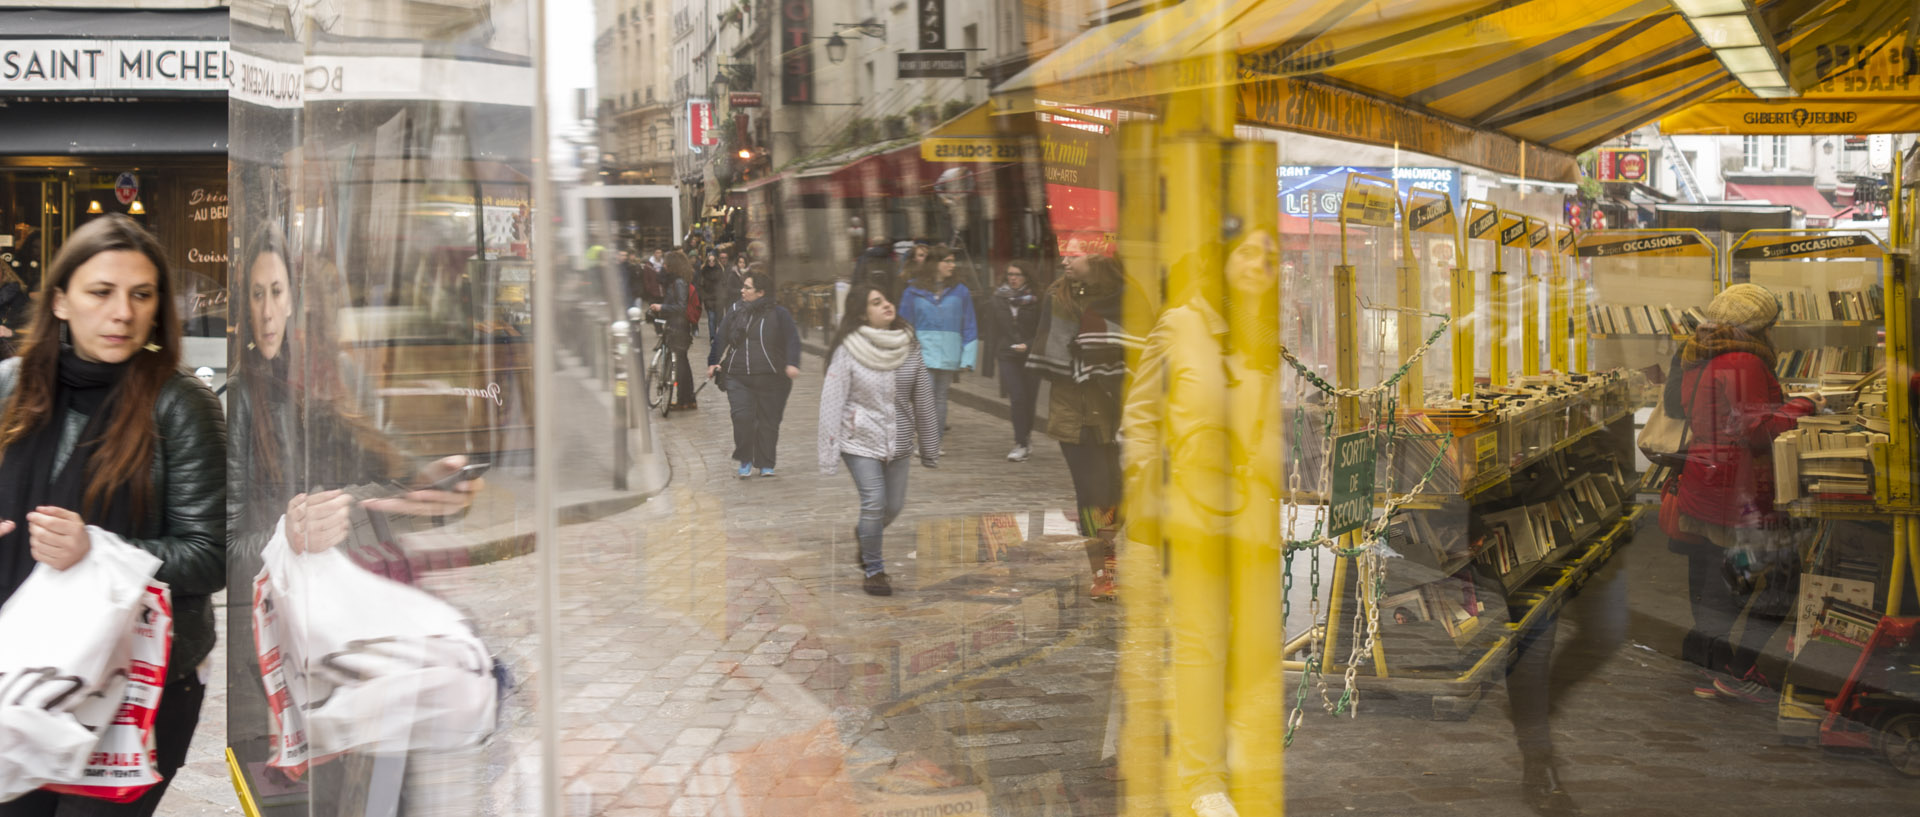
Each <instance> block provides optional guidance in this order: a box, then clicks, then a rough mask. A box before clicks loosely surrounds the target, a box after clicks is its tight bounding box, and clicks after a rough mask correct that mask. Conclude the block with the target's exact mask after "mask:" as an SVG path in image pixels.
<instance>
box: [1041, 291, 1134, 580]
mask: <svg viewBox="0 0 1920 817" xmlns="http://www.w3.org/2000/svg"><path fill="white" fill-rule="evenodd" d="M1125 288H1126V279H1125V277H1124V275H1123V274H1122V272H1121V270H1120V264H1119V262H1117V261H1115V260H1113V259H1112V258H1109V257H1107V256H1104V255H1082V256H1076V257H1074V258H1072V259H1069V260H1068V261H1067V268H1066V274H1065V275H1063V276H1061V277H1060V280H1058V281H1055V282H1054V283H1053V286H1052V287H1049V288H1048V289H1047V296H1046V300H1045V303H1044V304H1043V307H1042V309H1041V319H1040V327H1039V329H1038V330H1037V331H1036V333H1035V334H1034V338H1033V342H1032V344H1031V350H1030V353H1029V355H1028V358H1027V365H1028V366H1029V367H1030V368H1033V369H1036V370H1038V371H1039V372H1040V373H1041V375H1042V376H1043V377H1045V378H1047V380H1048V382H1049V384H1050V385H1051V387H1052V390H1051V391H1050V392H1049V397H1048V401H1047V435H1048V436H1050V437H1053V438H1054V439H1055V440H1058V441H1059V442H1060V453H1061V454H1062V455H1064V456H1065V457H1066V459H1067V472H1068V473H1069V474H1071V475H1072V476H1073V494H1074V501H1075V503H1076V505H1077V506H1078V508H1079V524H1080V534H1081V535H1082V536H1085V537H1087V542H1086V546H1087V561H1088V563H1089V565H1090V566H1091V568H1092V569H1093V587H1092V590H1091V591H1090V592H1091V595H1092V597H1093V598H1095V599H1111V598H1113V596H1114V592H1115V590H1114V549H1113V540H1114V536H1115V534H1116V533H1117V532H1118V529H1119V526H1120V518H1119V517H1120V481H1121V474H1120V445H1119V443H1118V442H1117V441H1116V439H1115V435H1114V433H1115V432H1116V431H1117V430H1118V429H1119V425H1120V397H1121V390H1122V389H1123V388H1124V387H1125V381H1126V377H1127V366H1126V345H1127V344H1128V343H1129V342H1133V341H1134V339H1133V338H1132V337H1131V336H1129V335H1128V334H1127V332H1126V331H1125V329H1124V328H1123V327H1122V326H1121V323H1120V321H1121V317H1122V313H1121V305H1122V301H1123V294H1122V293H1123V292H1124V290H1125Z"/></svg>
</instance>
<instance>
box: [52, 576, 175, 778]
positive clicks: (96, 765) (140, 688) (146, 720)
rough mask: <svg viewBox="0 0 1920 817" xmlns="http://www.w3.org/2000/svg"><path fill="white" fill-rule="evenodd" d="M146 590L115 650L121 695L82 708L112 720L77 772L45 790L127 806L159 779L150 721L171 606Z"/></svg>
mask: <svg viewBox="0 0 1920 817" xmlns="http://www.w3.org/2000/svg"><path fill="white" fill-rule="evenodd" d="M146 590H147V592H146V594H145V595H144V596H143V597H142V598H141V602H142V603H141V607H140V611H139V613H138V615H137V616H136V617H135V619H134V622H133V629H132V630H131V631H130V634H129V635H128V637H127V639H126V640H125V641H124V642H122V643H123V644H124V645H125V646H124V647H123V649H122V650H121V651H120V652H121V653H123V654H125V655H126V656H127V658H126V660H125V661H124V662H121V663H118V664H116V666H124V667H126V668H127V676H126V688H125V692H124V693H123V694H122V695H121V696H120V697H118V698H98V699H95V700H94V701H93V702H92V703H90V704H88V706H100V707H102V708H103V709H105V710H106V711H108V712H110V713H111V717H112V721H111V723H109V724H108V725H107V727H106V730H105V731H104V732H102V733H101V734H100V742H99V743H96V744H94V747H93V753H92V754H89V755H88V756H87V765H86V767H85V768H83V769H81V770H80V774H78V775H76V776H74V777H70V778H67V779H65V780H62V781H60V782H58V783H54V784H51V785H48V786H45V787H44V788H46V789H48V790H49V791H56V792H59V793H61V794H77V795H80V796H82V797H93V798H97V799H101V800H111V801H113V802H115V803H131V802H133V801H135V800H138V799H140V796H141V795H143V794H146V793H147V789H150V788H152V787H153V786H154V784H156V783H159V782H160V780H161V777H160V769H159V768H158V767H157V766H156V765H155V762H154V761H155V758H154V742H153V722H154V719H155V717H156V716H158V715H159V711H160V691H161V690H162V689H164V688H165V687H166V685H167V658H168V656H169V655H170V654H171V652H172V650H173V602H172V597H171V595H170V594H169V592H168V590H167V586H166V585H165V584H163V583H160V582H148V583H147V588H146ZM83 720H84V718H83Z"/></svg>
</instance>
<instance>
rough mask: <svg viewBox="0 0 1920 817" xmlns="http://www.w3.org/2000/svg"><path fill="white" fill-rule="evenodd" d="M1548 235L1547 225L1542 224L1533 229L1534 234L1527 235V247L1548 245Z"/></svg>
mask: <svg viewBox="0 0 1920 817" xmlns="http://www.w3.org/2000/svg"><path fill="white" fill-rule="evenodd" d="M1547 235H1548V233H1547V225H1545V224H1542V225H1540V226H1538V227H1535V228H1533V232H1531V233H1528V234H1527V246H1529V247H1538V246H1540V245H1542V244H1545V243H1547Z"/></svg>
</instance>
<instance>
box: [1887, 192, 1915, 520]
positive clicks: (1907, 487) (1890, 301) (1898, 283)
mask: <svg viewBox="0 0 1920 817" xmlns="http://www.w3.org/2000/svg"><path fill="white" fill-rule="evenodd" d="M1903 164H1904V162H1901V161H1895V162H1894V163H1893V190H1894V197H1893V202H1894V203H1893V208H1892V210H1891V212H1890V213H1889V215H1890V216H1891V220H1890V221H1889V222H1888V223H1889V225H1890V226H1891V229H1890V230H1889V231H1888V232H1889V235H1890V237H1891V238H1892V239H1893V251H1892V252H1890V253H1888V254H1887V264H1886V271H1885V273H1884V275H1885V282H1884V285H1883V286H1884V289H1885V290H1886V292H1885V296H1884V297H1885V298H1886V302H1885V303H1884V304H1883V307H1884V308H1883V310H1882V312H1883V314H1884V315H1885V316H1886V332H1887V422H1888V425H1890V426H1892V427H1893V428H1894V429H1896V430H1908V431H1907V433H1896V434H1893V435H1892V441H1891V449H1892V450H1891V451H1890V452H1889V454H1888V457H1887V461H1888V463H1889V464H1890V465H1891V466H1892V470H1893V474H1891V475H1890V477H1891V478H1890V479H1888V481H1887V494H1888V498H1889V499H1890V500H1891V501H1892V503H1893V504H1895V505H1911V504H1913V502H1914V493H1915V492H1914V439H1913V434H1912V432H1911V429H1912V428H1913V426H1912V425H1911V424H1910V422H1909V421H1910V417H1909V414H1910V412H1909V410H1908V407H1907V401H1906V400H1903V399H1901V397H1902V396H1903V395H1905V394H1906V393H1907V383H1906V375H1905V373H1906V372H1909V371H1911V370H1912V364H1913V300H1912V299H1913V238H1914V237H1913V236H1912V235H1911V234H1910V233H1909V229H1910V227H1911V225H1909V224H1906V223H1905V222H1904V221H1903V217H1906V218H1911V217H1912V213H1910V212H1907V211H1906V209H1904V208H1903V207H1902V200H1903V199H1905V197H1906V196H1905V193H1904V191H1903V190H1902V188H1901V185H1902V184H1903V181H1902V180H1901V178H1900V174H1901V171H1902V165H1903Z"/></svg>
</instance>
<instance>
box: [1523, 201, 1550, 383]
mask: <svg viewBox="0 0 1920 817" xmlns="http://www.w3.org/2000/svg"><path fill="white" fill-rule="evenodd" d="M1520 223H1522V224H1524V225H1526V231H1527V235H1526V237H1525V238H1523V239H1521V240H1522V241H1524V242H1526V243H1525V244H1524V245H1523V246H1524V247H1526V249H1525V250H1523V251H1522V254H1521V256H1520V257H1521V259H1522V260H1523V262H1524V266H1525V269H1526V273H1525V274H1524V276H1523V277H1522V278H1521V279H1520V280H1521V282H1522V283H1521V284H1520V287H1521V289H1520V320H1521V325H1520V372H1521V373H1522V374H1525V375H1527V376H1529V377H1537V376H1539V374H1540V281H1541V277H1540V273H1541V271H1540V270H1536V269H1534V268H1533V254H1534V250H1535V246H1534V243H1533V233H1534V231H1535V230H1538V229H1542V228H1544V227H1546V223H1545V222H1543V221H1541V220H1540V219H1537V218H1534V217H1533V216H1521V217H1520ZM1548 239H1549V240H1551V239H1552V236H1551V235H1549V236H1548Z"/></svg>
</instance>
